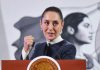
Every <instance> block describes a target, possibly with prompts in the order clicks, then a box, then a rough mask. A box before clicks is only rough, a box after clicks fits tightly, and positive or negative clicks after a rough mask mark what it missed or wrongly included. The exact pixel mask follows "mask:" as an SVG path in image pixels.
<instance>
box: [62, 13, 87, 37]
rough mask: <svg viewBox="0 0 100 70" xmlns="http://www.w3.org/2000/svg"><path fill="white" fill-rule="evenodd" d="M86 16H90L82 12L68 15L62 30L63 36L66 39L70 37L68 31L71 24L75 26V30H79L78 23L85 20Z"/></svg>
mask: <svg viewBox="0 0 100 70" xmlns="http://www.w3.org/2000/svg"><path fill="white" fill-rule="evenodd" d="M85 17H88V16H87V15H86V14H84V13H81V12H74V13H71V14H69V15H67V16H66V17H65V18H64V27H63V31H62V32H63V33H62V37H63V38H64V39H68V38H69V37H70V36H69V34H68V33H67V27H68V26H71V27H72V28H74V30H75V32H77V31H78V25H79V24H80V23H81V22H82V21H83V20H84V18H85Z"/></svg>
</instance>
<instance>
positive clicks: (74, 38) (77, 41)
mask: <svg viewBox="0 0 100 70" xmlns="http://www.w3.org/2000/svg"><path fill="white" fill-rule="evenodd" d="M64 22H65V24H64V28H63V33H62V37H63V38H64V39H66V40H68V41H69V42H71V43H72V44H74V45H75V47H76V51H77V52H76V56H75V58H76V59H86V60H87V69H93V68H94V66H95V65H97V61H96V60H95V59H93V58H92V56H90V55H88V54H86V53H83V52H82V51H81V46H83V45H84V44H90V43H91V41H92V33H93V32H92V30H91V29H92V25H91V22H90V20H89V18H88V16H87V15H86V14H83V13H80V12H76V13H72V14H69V15H68V16H66V17H65V19H64ZM95 63H96V64H95ZM97 70H98V69H97Z"/></svg>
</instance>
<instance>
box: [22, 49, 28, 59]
mask: <svg viewBox="0 0 100 70" xmlns="http://www.w3.org/2000/svg"><path fill="white" fill-rule="evenodd" d="M29 52H30V50H29V51H28V52H25V50H24V49H22V59H23V60H25V59H26V57H27V55H28V54H29Z"/></svg>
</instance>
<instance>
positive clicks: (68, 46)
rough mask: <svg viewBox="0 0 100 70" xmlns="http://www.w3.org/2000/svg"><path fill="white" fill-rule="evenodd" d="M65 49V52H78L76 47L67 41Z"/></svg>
mask: <svg viewBox="0 0 100 70" xmlns="http://www.w3.org/2000/svg"><path fill="white" fill-rule="evenodd" d="M63 47H64V49H65V50H76V48H75V46H74V45H73V44H72V43H70V42H68V41H66V40H64V45H63Z"/></svg>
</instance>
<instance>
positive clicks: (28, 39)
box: [23, 35, 34, 52]
mask: <svg viewBox="0 0 100 70" xmlns="http://www.w3.org/2000/svg"><path fill="white" fill-rule="evenodd" d="M33 43H34V37H33V36H32V35H29V36H25V37H24V47H23V49H24V51H25V52H28V51H30V48H31V47H32V46H33Z"/></svg>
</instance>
